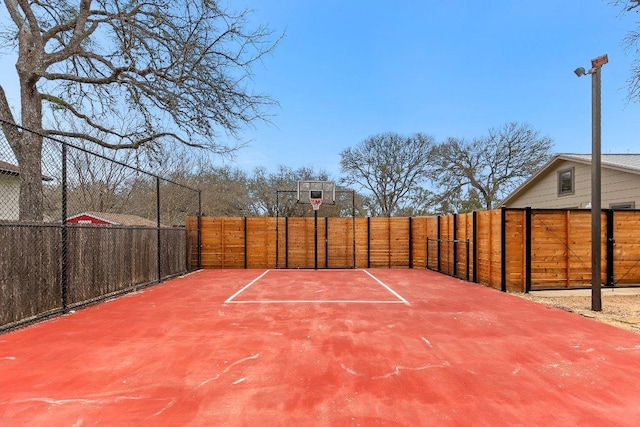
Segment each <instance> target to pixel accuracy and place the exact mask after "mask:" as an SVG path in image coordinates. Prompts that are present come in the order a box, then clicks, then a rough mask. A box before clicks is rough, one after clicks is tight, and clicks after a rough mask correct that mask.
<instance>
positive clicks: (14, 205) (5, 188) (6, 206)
mask: <svg viewBox="0 0 640 427" xmlns="http://www.w3.org/2000/svg"><path fill="white" fill-rule="evenodd" d="M19 198H20V180H19V179H18V177H16V176H13V175H6V174H2V173H0V220H2V221H17V220H18V218H19V216H20V208H19V204H18V200H19Z"/></svg>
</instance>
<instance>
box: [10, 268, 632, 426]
mask: <svg viewBox="0 0 640 427" xmlns="http://www.w3.org/2000/svg"><path fill="white" fill-rule="evenodd" d="M639 375H640V335H638V334H634V333H632V332H628V331H623V330H619V329H616V328H614V327H612V326H608V325H605V324H600V323H597V322H595V321H592V320H590V319H586V318H583V317H580V316H578V315H576V314H572V313H568V312H565V311H562V310H559V309H554V308H547V307H545V306H541V305H537V304H535V303H533V302H530V301H527V300H523V299H521V298H518V297H516V296H513V295H508V294H504V293H501V292H499V291H496V290H493V289H489V288H486V287H483V286H480V285H476V284H471V283H466V282H462V281H459V280H457V279H453V278H450V277H447V276H442V275H440V274H438V273H434V272H431V271H427V270H418V269H413V270H410V269H402V270H400V269H398V270H320V271H314V270H297V271H293V270H268V271H264V270H233V271H231V270H208V271H199V272H196V273H192V274H190V275H187V276H184V277H182V278H177V279H174V280H171V281H168V282H166V283H163V284H160V285H158V286H155V287H151V288H147V289H145V290H144V291H141V292H138V293H135V294H131V295H127V296H124V297H121V298H118V299H116V300H113V301H110V302H107V303H104V304H100V305H96V306H93V307H89V308H86V309H83V310H79V311H78V312H76V313H72V314H69V315H66V316H63V317H60V318H57V319H53V320H50V321H47V322H43V323H40V324H37V325H34V326H31V327H28V328H24V329H21V330H17V331H14V332H11V333H6V334H4V335H0V425H2V426H69V427H79V426H267V427H268V426H545V427H546V426H637V425H640V378H639Z"/></svg>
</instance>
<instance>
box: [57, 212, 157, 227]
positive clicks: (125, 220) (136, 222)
mask: <svg viewBox="0 0 640 427" xmlns="http://www.w3.org/2000/svg"><path fill="white" fill-rule="evenodd" d="M81 216H91V217H94V218H96V219H100V220H102V221H105V222H108V223H110V224H112V225H125V226H138V227H157V226H158V223H157V222H155V221H151V220H149V219H146V218H143V217H141V216H138V215H127V214H117V213H111V212H82V213H79V214H77V215H74V216H72V217H69V218H67V220H71V219H75V218H78V217H81Z"/></svg>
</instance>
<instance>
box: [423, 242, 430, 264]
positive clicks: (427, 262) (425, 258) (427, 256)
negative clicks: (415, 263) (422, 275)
mask: <svg viewBox="0 0 640 427" xmlns="http://www.w3.org/2000/svg"><path fill="white" fill-rule="evenodd" d="M424 267H425V268H426V269H428V270H430V268H429V236H427V243H426V247H425V255H424Z"/></svg>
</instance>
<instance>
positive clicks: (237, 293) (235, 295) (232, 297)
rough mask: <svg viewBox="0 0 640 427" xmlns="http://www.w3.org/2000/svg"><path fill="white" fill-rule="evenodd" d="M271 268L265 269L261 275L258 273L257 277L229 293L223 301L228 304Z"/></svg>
mask: <svg viewBox="0 0 640 427" xmlns="http://www.w3.org/2000/svg"><path fill="white" fill-rule="evenodd" d="M270 271H271V270H266V271H265V272H264V273H262V274H261V275H259V276H258V277H256V278H255V279H253V280H252V281H250V282H249V283H248V284H247V285H245V286H244V287H243V288H242V289H240V290H239V291H238V292H236V293H235V294H233V295H231V296H230V297H229V298H227V300H226V301H225V302H224V303H225V304H229V303H230V302H232V300H233V299H234V298H235V297H237V296H238V295H240V294H241V293H243V292H244V291H246V290H247V289H248V288H249V286H251V285H253V284H254V283H256V282H257V281H258V280H260V279H261V278H262V277H263V276H264V275H265V274H267V273H268V272H270Z"/></svg>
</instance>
